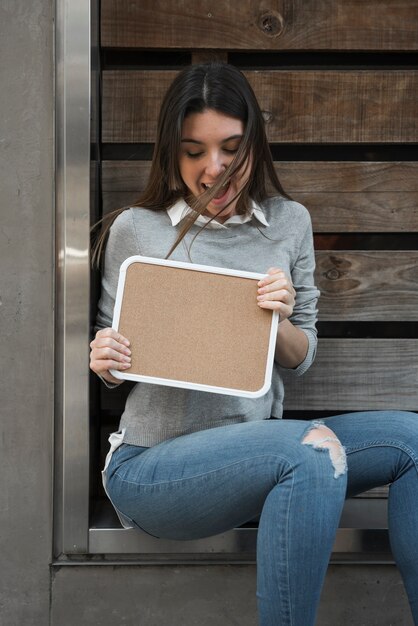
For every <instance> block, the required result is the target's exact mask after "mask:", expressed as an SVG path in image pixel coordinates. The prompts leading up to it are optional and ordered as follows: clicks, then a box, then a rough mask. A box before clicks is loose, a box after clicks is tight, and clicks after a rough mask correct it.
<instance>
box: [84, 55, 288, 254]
mask: <svg viewBox="0 0 418 626" xmlns="http://www.w3.org/2000/svg"><path fill="white" fill-rule="evenodd" d="M207 109H213V110H215V111H218V112H220V113H223V114H225V115H229V116H231V117H235V118H237V119H239V120H241V121H242V122H243V124H244V135H243V138H242V140H241V142H240V144H239V148H238V151H237V153H236V155H235V157H234V159H233V161H232V163H231V164H230V165H229V166H228V167H227V169H226V170H225V172H224V173H223V174H222V175H221V176H220V177H219V178H218V179H217V182H216V184H214V185H213V187H211V188H210V189H208V190H206V191H205V192H204V193H202V194H201V195H200V196H199V197H198V198H191V197H190V193H189V191H188V189H187V187H186V186H185V184H184V182H183V180H182V178H181V175H180V171H179V151H180V142H181V131H182V125H183V121H184V119H185V118H186V117H187V116H188V115H190V114H191V113H202V112H203V111H205V110H207ZM250 159H251V163H252V165H251V172H250V176H249V178H248V181H247V182H246V184H245V185H244V187H243V189H242V190H241V192H240V195H239V198H238V201H237V213H239V214H244V213H245V212H246V211H247V210H248V207H249V201H250V199H253V200H255V201H256V202H261V201H263V200H265V199H266V198H267V197H268V196H269V195H271V194H269V193H268V191H267V183H269V187H270V188H273V189H274V191H275V193H279V194H280V195H282V196H284V197H286V198H289V196H288V195H287V194H286V192H285V191H284V190H283V188H282V186H281V184H280V182H279V179H278V177H277V174H276V172H275V169H274V165H273V160H272V157H271V153H270V149H269V145H268V142H267V137H266V133H265V129H264V119H263V115H262V112H261V110H260V107H259V105H258V102H257V99H256V97H255V95H254V92H253V90H252V88H251V86H250V84H249V83H248V81H247V79H246V78H245V76H244V74H242V72H240V71H239V70H238V69H237V68H236V67H234V66H232V65H229V64H227V63H219V62H214V63H205V64H201V65H191V66H190V67H187V68H186V69H185V70H183V71H182V72H180V74H178V76H177V77H176V78H175V79H174V81H173V82H172V83H171V85H170V87H169V88H168V91H167V93H166V94H165V97H164V100H163V102H162V105H161V110H160V115H159V120H158V128H157V137H156V141H155V146H154V154H153V157H152V164H151V171H150V175H149V179H148V183H147V185H146V188H145V190H144V191H143V192H142V194H141V196H140V198H139V199H138V201H137V202H135V203H134V204H132V205H130V206H136V207H143V208H147V209H152V210H154V211H161V210H164V209H167V208H169V207H170V206H172V205H173V204H174V203H175V202H176V201H177V200H178V199H180V198H185V199H186V200H187V201H188V203H189V205H190V206H191V208H192V209H193V211H192V212H190V214H189V215H188V216H187V217H186V218H185V220H184V222H183V225H182V227H181V229H180V232H179V236H178V238H177V240H176V242H175V243H174V245H173V246H172V248H171V249H170V250H169V252H168V254H167V257H169V256H170V254H171V253H172V252H173V250H174V249H175V248H176V247H177V246H178V244H179V243H180V242H181V241H182V239H183V238H184V236H185V235H186V234H187V232H188V231H189V230H190V228H191V227H192V225H193V224H194V222H195V221H196V219H197V217H198V216H199V215H201V214H202V213H203V212H204V211H205V210H206V206H207V204H208V203H209V202H210V201H211V200H212V198H214V197H215V195H216V194H217V193H218V191H219V190H220V188H221V187H222V186H223V185H224V184H225V183H226V182H227V180H228V179H229V178H231V177H232V176H234V174H235V173H236V172H238V171H239V170H240V169H241V168H243V167H244V166H245V164H246V163H249V162H250ZM233 200H235V198H233V199H232V200H231V202H233ZM127 208H128V207H123V208H121V209H117V210H116V211H113V212H112V213H110V214H109V215H107V216H106V217H105V218H103V220H101V222H99V225H100V227H101V228H100V235H99V236H98V237H97V241H96V242H95V244H94V246H93V262H94V263H97V262H98V261H99V260H100V257H101V255H102V252H103V249H104V246H105V244H106V239H107V236H108V233H109V229H110V227H111V225H112V223H113V222H114V220H115V219H116V217H117V216H118V215H119V214H120V213H121V212H122V211H125V210H126V209H127ZM224 208H225V207H223V208H222V209H221V211H222V210H224ZM215 217H216V216H215ZM94 229H96V232H97V230H98V225H97V224H96V226H95V227H93V230H94Z"/></svg>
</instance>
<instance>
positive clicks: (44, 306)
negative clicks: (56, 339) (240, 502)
mask: <svg viewBox="0 0 418 626" xmlns="http://www.w3.org/2000/svg"><path fill="white" fill-rule="evenodd" d="M53 18H54V5H53V2H52V0H30V2H28V0H2V1H1V3H0V58H1V70H0V71H1V90H0V181H1V195H0V198H1V217H0V267H1V272H0V355H1V376H0V398H1V405H0V406H1V419H0V429H1V437H0V463H1V464H0V469H1V474H0V475H1V489H0V555H1V556H0V559H1V568H0V623H1V624H3V625H4V626H15V625H16V626H17V625H19V626H29V625H32V624H33V625H34V626H35V625H36V626H44V625H46V624H47V623H48V610H49V584H50V581H49V562H50V558H51V537H52V519H51V518H52V516H51V483H52V476H51V474H52V469H51V468H52V424H53V404H52V402H53V393H52V390H53V300H52V298H53V289H52V287H53V192H54V189H53Z"/></svg>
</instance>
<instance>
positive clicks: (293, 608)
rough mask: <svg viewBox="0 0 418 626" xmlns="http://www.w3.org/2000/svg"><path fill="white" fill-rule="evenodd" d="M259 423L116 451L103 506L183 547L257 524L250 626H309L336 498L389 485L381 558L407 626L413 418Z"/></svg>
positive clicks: (413, 543) (415, 607)
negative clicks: (403, 600) (402, 593)
mask: <svg viewBox="0 0 418 626" xmlns="http://www.w3.org/2000/svg"><path fill="white" fill-rule="evenodd" d="M323 423H324V424H325V425H326V426H328V427H329V428H330V429H332V431H333V433H335V435H336V436H337V437H338V439H339V441H340V442H341V443H342V444H343V446H344V448H345V452H346V459H347V465H348V472H346V471H345V470H346V467H345V456H344V449H343V448H342V447H341V445H340V443H339V442H338V440H335V437H333V436H332V435H333V433H330V432H329V431H328V429H327V428H324V427H323V426H321V425H320V424H319V423H317V422H314V423H311V422H306V421H301V420H266V421H262V422H246V423H242V424H235V425H232V426H222V427H220V428H213V429H210V430H204V431H200V432H195V433H192V434H189V435H184V436H181V437H177V438H175V439H169V440H167V441H164V442H163V443H160V444H158V445H156V446H153V447H152V448H141V447H137V446H131V445H126V444H123V445H122V446H121V447H120V448H118V449H117V450H116V452H115V453H114V454H113V457H112V459H111V462H110V465H109V467H108V469H107V489H108V493H109V495H110V497H111V499H112V502H113V503H114V505H115V506H116V507H117V508H118V509H119V510H120V511H122V512H123V513H124V514H125V515H126V516H128V517H129V518H130V519H132V520H133V521H134V524H135V525H137V526H139V527H140V528H141V529H143V530H145V531H146V532H147V533H150V534H151V535H154V536H156V537H164V538H167V539H175V540H188V539H197V538H202V537H207V536H210V535H215V534H217V533H221V532H224V531H226V530H229V529H231V528H234V527H236V526H239V525H241V524H243V523H245V522H247V521H249V520H252V519H254V518H255V517H257V516H260V520H259V529H258V536H257V598H258V612H259V624H260V626H273V625H274V626H311V625H313V624H314V623H315V615H316V611H317V607H318V603H319V597H320V593H321V588H322V585H323V581H324V578H325V573H326V569H327V565H328V561H329V557H330V554H331V551H332V547H333V543H334V538H335V533H336V530H337V528H338V523H339V519H340V514H341V510H342V506H343V503H344V499H345V497H346V495H349V496H350V495H354V494H357V493H360V492H362V491H366V490H368V489H371V488H372V487H377V486H381V485H385V484H388V483H390V484H391V486H390V490H389V533H390V540H391V546H392V551H393V554H394V557H395V559H396V561H397V564H398V567H399V569H400V571H401V574H402V577H403V580H404V583H405V587H406V591H407V593H408V597H409V601H410V605H411V609H412V613H413V616H414V623H415V624H417V625H418V541H417V539H418V473H417V469H418V415H416V414H415V413H406V412H397V411H374V412H367V413H352V414H346V415H337V416H334V417H329V418H326V419H325V420H323Z"/></svg>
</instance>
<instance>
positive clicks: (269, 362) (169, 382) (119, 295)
mask: <svg viewBox="0 0 418 626" xmlns="http://www.w3.org/2000/svg"><path fill="white" fill-rule="evenodd" d="M133 263H144V264H151V265H161V266H168V267H174V268H179V269H186V270H191V271H197V272H208V273H211V274H222V275H225V276H237V277H239V278H252V279H255V280H261V279H262V278H265V276H266V274H258V273H255V272H247V271H241V270H232V269H229V268H220V267H212V266H210V265H199V264H197V263H184V262H182V261H169V260H166V259H157V258H153V257H146V256H141V255H135V256H131V257H128V258H127V259H125V261H124V262H123V263H122V265H121V266H120V270H119V280H118V287H117V292H116V300H115V308H114V312H113V321H112V328H113V329H114V330H116V331H118V330H119V321H120V315H121V309H122V300H123V293H124V289H125V280H126V272H127V269H128V267H129V266H130V265H131V264H133ZM278 323H279V315H278V312H277V311H272V317H271V327H270V336H269V344H268V350H267V359H266V368H265V376H264V383H263V385H262V387H261V388H260V389H258V390H256V391H246V390H242V389H233V388H229V387H216V386H213V385H205V384H200V383H193V382H188V381H184V380H175V379H170V378H159V377H157V376H144V375H141V374H130V373H129V372H127V371H119V370H115V369H111V370H109V371H110V373H111V374H112V376H114V377H115V378H118V379H119V380H131V381H134V382H144V383H150V384H154V385H164V386H167V387H179V388H183V389H193V390H195V391H207V392H209V393H219V394H224V395H231V396H239V397H244V398H259V397H261V396H263V395H265V394H266V393H267V391H268V390H269V389H270V386H271V376H272V370H273V362H274V352H275V347H276V337H277V327H278Z"/></svg>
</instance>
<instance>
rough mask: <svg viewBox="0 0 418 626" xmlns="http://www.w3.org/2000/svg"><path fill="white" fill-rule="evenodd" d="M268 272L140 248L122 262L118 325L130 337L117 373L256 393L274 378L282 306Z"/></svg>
mask: <svg viewBox="0 0 418 626" xmlns="http://www.w3.org/2000/svg"><path fill="white" fill-rule="evenodd" d="M262 276H263V274H255V273H250V272H238V271H235V270H229V269H221V268H214V267H209V266H203V265H195V264H190V263H180V262H175V261H164V260H160V259H153V258H148V257H140V256H134V257H130V258H129V259H126V261H124V263H123V264H122V266H121V269H120V276H119V284H118V291H117V297H116V304H115V311H114V318H113V328H115V329H116V330H118V331H119V332H120V333H121V334H122V335H124V336H125V337H127V338H128V339H129V341H130V343H131V351H132V366H131V368H130V369H129V370H128V371H124V372H119V371H116V370H112V374H113V375H114V376H116V377H117V378H121V379H127V380H135V381H143V382H148V383H154V384H162V385H169V386H175V387H186V388H191V389H198V390H202V391H210V392H214V393H224V394H230V395H239V396H246V397H258V396H261V395H263V394H264V393H266V392H267V391H268V389H269V387H270V383H271V371H272V366H273V356H274V348H275V340H276V333H277V323H278V320H277V313H273V312H272V311H267V310H263V309H260V308H259V307H258V306H257V304H256V296H257V282H258V280H260V278H261V277H262Z"/></svg>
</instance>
